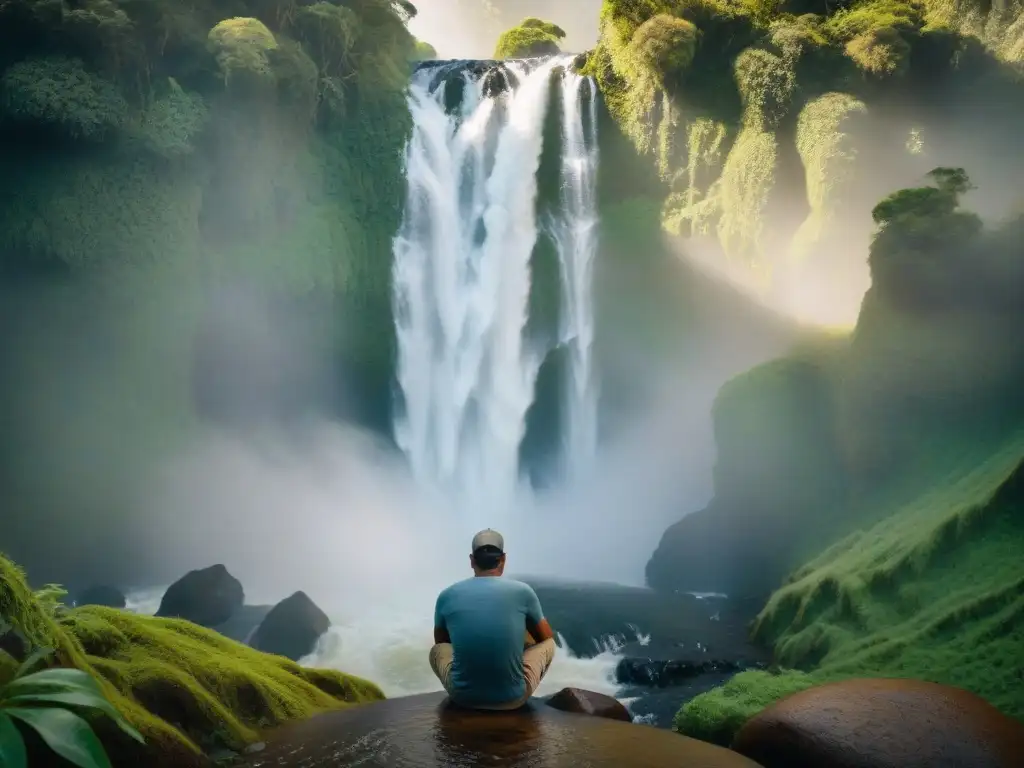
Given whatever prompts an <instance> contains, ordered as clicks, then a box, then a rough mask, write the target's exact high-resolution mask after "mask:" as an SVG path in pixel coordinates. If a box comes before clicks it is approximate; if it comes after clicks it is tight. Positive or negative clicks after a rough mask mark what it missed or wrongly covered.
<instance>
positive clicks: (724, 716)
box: [672, 670, 818, 747]
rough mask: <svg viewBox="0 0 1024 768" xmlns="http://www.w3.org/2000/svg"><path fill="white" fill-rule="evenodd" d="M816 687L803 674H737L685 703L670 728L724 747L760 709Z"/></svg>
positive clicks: (752, 671) (809, 677) (813, 681)
mask: <svg viewBox="0 0 1024 768" xmlns="http://www.w3.org/2000/svg"><path fill="white" fill-rule="evenodd" d="M817 684H818V681H817V680H816V679H815V678H814V677H813V676H811V675H807V674H804V673H803V672H794V671H785V672H778V673H772V672H760V671H755V670H751V671H748V672H740V673H739V674H738V675H736V676H734V677H733V678H732V679H731V680H729V682H727V683H726V684H725V685H722V686H719V687H718V688H714V689H712V690H711V691H709V692H708V693H702V694H701V695H699V696H697V697H695V698H694V699H692V700H691V701H689V702H687V703H686V704H685V705H684V706H683V707H682V709H680V710H679V712H678V713H676V716H675V719H674V720H673V721H672V728H673V729H674V730H676V731H678V732H679V733H682V734H684V735H686V736H691V737H693V738H695V739H702V740H703V741H710V742H711V743H713V744H720V745H722V746H723V747H727V746H729V744H731V743H732V739H733V736H735V735H736V732H737V731H739V729H740V728H742V727H743V725H744V723H746V722H747V720H749V719H750V718H751V717H753V716H754V715H756V714H757V713H758V712H760V711H761V710H762V709H764V708H765V707H768V706H770V705H772V704H774V703H775V702H776V701H778V700H779V699H782V698H785V697H786V696H788V695H790V694H791V693H797V692H798V691H803V690H806V689H807V688H810V687H811V686H813V685H817Z"/></svg>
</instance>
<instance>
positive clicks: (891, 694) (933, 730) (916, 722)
mask: <svg viewBox="0 0 1024 768" xmlns="http://www.w3.org/2000/svg"><path fill="white" fill-rule="evenodd" d="M733 749H735V750H736V751H737V752H740V753H742V754H744V755H746V756H748V757H750V758H751V759H754V760H757V761H759V762H760V763H762V764H763V765H764V766H765V768H783V767H784V768H818V766H828V767H829V768H890V767H891V766H899V768H962V767H964V766H970V767H971V768H1012V767H1013V766H1020V765H1021V760H1022V756H1024V725H1021V724H1020V723H1018V722H1017V721H1015V720H1013V719H1011V718H1009V717H1007V716H1006V715H1004V714H1002V713H1001V712H999V711H998V710H997V709H996V708H995V707H993V706H991V705H990V704H988V703H987V702H986V701H984V700H983V699H981V698H979V697H978V696H975V695H974V694H972V693H968V692H967V691H963V690H960V689H958V688H951V687H948V686H944V685H936V684H934V683H925V682H921V681H918V680H872V679H866V680H847V681H844V682H840V683H831V684H828V685H822V686H819V687H816V688H810V689H808V690H806V691H801V692H800V693H797V694H794V695H792V696H789V697H787V698H785V699H783V700H782V701H780V702H778V703H776V704H775V705H773V706H771V707H769V708H768V709H766V710H764V711H763V712H761V713H760V714H758V715H756V716H755V717H753V718H751V719H750V721H749V722H747V724H746V725H744V726H743V728H742V729H740V732H739V733H738V734H736V739H735V742H734V743H733Z"/></svg>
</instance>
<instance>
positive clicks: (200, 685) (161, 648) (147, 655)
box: [61, 606, 383, 749]
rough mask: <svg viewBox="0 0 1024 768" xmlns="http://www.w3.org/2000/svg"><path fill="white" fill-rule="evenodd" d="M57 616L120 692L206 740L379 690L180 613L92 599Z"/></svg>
mask: <svg viewBox="0 0 1024 768" xmlns="http://www.w3.org/2000/svg"><path fill="white" fill-rule="evenodd" d="M61 623H62V625H63V627H64V628H65V629H66V630H67V631H68V632H69V633H70V634H71V635H72V636H73V637H75V639H77V640H78V641H79V642H80V643H81V644H82V648H83V649H84V651H85V653H86V655H87V659H88V661H89V663H90V664H91V665H92V666H93V668H95V669H96V670H97V671H98V672H100V674H102V675H103V676H104V677H105V678H106V679H107V680H109V681H110V682H111V683H112V684H113V685H114V686H115V687H116V688H117V689H118V690H119V691H120V692H121V693H122V694H124V695H125V696H126V697H130V698H131V699H134V700H135V701H137V702H139V703H140V704H142V705H143V706H145V707H146V709H147V710H148V711H149V712H151V713H153V714H155V715H157V716H160V715H162V714H165V713H166V714H167V715H171V713H174V715H177V717H178V718H180V719H179V720H178V722H176V725H177V727H178V728H179V729H180V730H181V731H182V732H183V733H184V734H185V735H186V736H188V737H189V739H191V740H192V741H193V742H195V743H197V744H201V745H205V746H208V747H209V746H213V745H212V744H211V743H210V742H211V738H212V737H213V736H214V735H216V737H217V738H218V739H219V740H220V741H221V744H220V745H218V746H227V747H229V748H234V749H239V748H242V747H244V746H245V745H246V744H249V743H251V742H253V741H255V740H256V739H257V738H258V736H259V733H260V731H261V730H262V729H265V728H268V727H271V726H273V725H276V724H279V723H282V722H285V721H288V720H295V719H301V718H305V717H309V716H310V715H312V714H314V713H316V712H318V711H323V710H326V709H331V708H335V707H337V706H339V700H340V702H344V703H359V702H363V701H372V700H375V699H382V698H383V694H382V693H381V692H380V690H379V689H378V688H377V687H376V686H374V685H372V684H371V683H368V682H366V681H364V680H360V679H358V678H352V677H347V676H345V675H342V674H341V673H330V672H324V671H320V672H316V673H315V674H313V675H307V673H306V670H304V669H303V668H302V667H299V666H298V665H297V664H295V663H293V662H291V661H289V660H287V659H284V658H282V657H278V656H271V655H268V654H264V653H260V652H259V651H255V650H252V649H251V648H248V647H247V646H243V645H241V644H240V643H236V642H234V641H232V640H228V639H226V638H224V637H222V636H220V635H218V634H217V633H215V632H213V631H212V630H207V629H204V628H201V627H198V626H196V625H194V624H191V623H190V622H187V621H183V620H173V619H158V618H153V617H149V616H137V615H133V614H129V613H126V612H124V611H118V610H115V609H112V608H100V607H95V606H93V607H88V608H79V609H75V610H74V611H71V612H70V613H69V615H68V617H67V618H66V619H64V620H63V621H62V622H61ZM182 714H183V715H184V716H182Z"/></svg>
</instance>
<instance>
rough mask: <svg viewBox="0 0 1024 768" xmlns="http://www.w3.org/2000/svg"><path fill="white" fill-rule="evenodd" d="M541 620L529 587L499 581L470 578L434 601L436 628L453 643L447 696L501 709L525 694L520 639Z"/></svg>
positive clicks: (535, 597)
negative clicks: (449, 685) (443, 631)
mask: <svg viewBox="0 0 1024 768" xmlns="http://www.w3.org/2000/svg"><path fill="white" fill-rule="evenodd" d="M543 618H544V614H543V613H542V612H541V609H540V600H539V599H538V598H537V593H536V592H534V591H533V587H531V586H530V585H529V584H524V583H523V582H521V581H515V580H514V579H506V578H502V577H500V576H474V577H473V578H469V579H466V580H465V581H460V582H458V583H456V584H452V585H451V586H450V587H448V589H446V590H444V591H443V592H442V593H441V594H440V595H438V597H437V605H436V607H435V608H434V626H435V627H444V628H445V629H447V630H448V635H449V636H450V637H451V639H452V650H453V651H454V657H455V658H454V661H453V662H452V671H451V687H452V690H451V692H450V693H451V696H452V698H453V699H455V700H456V701H458V702H460V703H463V704H467V705H473V704H482V705H491V704H504V703H507V702H511V701H515V700H516V699H519V698H521V697H522V696H523V695H524V694H525V693H526V680H525V678H524V677H523V639H524V637H523V635H524V633H525V632H526V627H527V623H526V622H527V619H528V620H529V621H530V624H531V626H532V625H536V624H539V623H540V622H541V621H542V620H543Z"/></svg>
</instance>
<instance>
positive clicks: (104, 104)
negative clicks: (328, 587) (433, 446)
mask: <svg viewBox="0 0 1024 768" xmlns="http://www.w3.org/2000/svg"><path fill="white" fill-rule="evenodd" d="M414 12H415V9H414V7H413V6H411V5H410V4H408V3H407V2H393V1H392V0H330V1H329V2H328V1H326V0H325V1H324V2H316V3H298V4H296V3H293V2H291V1H290V0H281V1H280V2H279V1H278V0H237V1H236V2H232V3H228V4H224V3H219V2H213V0H201V1H200V2H193V3H187V4H182V3H179V2H176V1H174V0H166V1H164V0H155V1H153V2H150V1H148V0H147V1H146V2H136V1H134V0H117V1H116V2H115V1H113V0H85V1H84V2H74V3H71V2H63V1H62V0H57V2H36V0H12V2H4V3H3V4H0V137H2V142H0V316H2V318H0V414H2V415H0V420H2V421H3V422H4V423H5V425H8V426H7V428H5V430H4V435H3V437H2V438H0V483H2V484H3V485H4V487H5V488H7V489H8V496H7V498H8V499H9V503H10V505H11V506H9V507H8V508H7V509H6V510H5V513H4V515H3V518H4V519H3V523H0V530H3V532H4V534H5V535H4V541H5V544H6V545H7V546H8V547H11V548H12V549H13V550H15V551H17V552H18V555H19V557H20V558H21V559H22V560H23V562H25V563H26V564H27V565H29V566H30V567H32V566H33V565H35V564H36V562H37V561H38V560H37V558H38V559H39V560H43V561H52V560H53V559H54V558H53V557H46V558H45V559H43V556H42V554H41V553H38V552H36V551H34V548H35V549H38V546H37V545H38V542H37V541H36V539H38V536H37V535H36V534H35V533H33V532H30V531H23V530H21V528H20V525H18V524H16V523H14V522H11V521H12V520H18V519H22V520H28V519H30V518H31V519H35V520H37V522H38V524H39V525H40V526H41V527H46V523H47V521H53V520H54V519H58V518H59V519H60V520H61V521H62V523H64V524H68V523H70V524H71V525H79V526H80V527H81V528H82V529H87V530H89V531H94V532H95V531H104V532H106V533H108V535H112V536H117V535H122V536H123V538H124V541H125V542H126V544H127V543H128V542H129V541H130V537H131V534H129V533H128V532H127V529H126V528H125V526H124V522H125V521H126V520H127V519H129V518H130V516H131V514H132V512H133V511H134V510H133V509H132V506H133V504H134V501H133V499H132V496H133V495H134V494H135V493H136V492H137V491H136V489H135V486H136V485H137V484H139V483H141V482H143V478H144V477H145V476H146V474H147V473H148V472H149V471H150V469H151V468H152V467H153V466H154V465H155V464H157V463H158V462H159V461H160V459H161V458H162V457H163V456H164V455H166V454H167V453H171V452H173V451H174V450H175V449H176V448H177V446H178V445H179V444H180V442H181V440H183V439H185V438H187V437H188V436H189V435H190V434H191V432H192V430H193V428H194V427H195V425H196V424H197V423H199V422H211V421H212V422H215V423H220V424H228V425H231V426H242V427H246V426H249V425H251V424H253V423H255V422H258V423H265V422H266V421H270V422H274V423H277V422H282V421H289V420H294V419H295V418H296V417H301V416H304V415H305V414H306V412H308V411H310V410H315V411H320V412H326V413H329V414H332V415H336V414H338V413H341V414H343V415H345V416H347V417H351V418H353V419H356V420H358V421H362V422H363V423H367V424H369V425H371V426H374V427H381V428H382V429H384V428H386V427H387V425H389V423H390V416H389V410H390V403H391V398H390V388H389V382H390V376H391V356H392V347H393V340H392V335H393V331H392V322H391V314H390V261H391V238H392V236H393V233H394V231H395V230H396V228H397V226H398V222H399V220H400V216H401V208H402V201H403V195H404V185H403V178H402V171H401V168H402V162H403V147H404V142H405V139H406V137H407V135H408V131H409V128H410V125H409V113H408V110H407V108H406V105H405V98H404V88H405V84H406V82H407V79H408V72H409V66H410V60H412V59H416V58H422V57H425V56H428V55H431V52H430V50H429V49H428V48H427V47H425V46H424V45H422V44H417V43H416V41H415V40H414V39H413V37H412V36H411V35H410V34H409V33H408V31H407V29H406V21H407V19H408V18H409V17H410V15H411V14H412V13H414ZM71 339H77V340H78V341H77V342H74V343H72V342H71V341H70V340H71ZM285 359H287V362H286V363H282V360H285ZM268 361H271V362H268ZM274 361H276V362H274ZM39 381H47V382H49V384H48V386H47V388H46V392H45V393H44V392H43V391H42V390H41V389H40V388H39V386H38V382H39ZM100 444H102V447H99V446H100ZM54 446H60V447H59V448H57V449H55V448H54ZM54 473H56V474H60V475H61V476H63V477H65V478H68V484H63V483H52V482H49V481H48V480H46V478H47V477H52V476H53V475H54ZM117 532H123V533H117ZM74 557H76V555H75V553H74V552H71V553H68V558H57V559H58V560H61V562H64V563H66V565H67V567H68V568H71V569H73V568H74V563H73V562H72V561H73V558H74ZM57 576H58V577H59V578H62V579H63V580H65V581H66V580H68V579H69V578H71V577H73V574H64V575H61V574H57Z"/></svg>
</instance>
